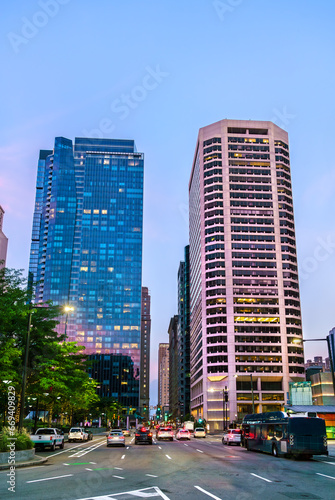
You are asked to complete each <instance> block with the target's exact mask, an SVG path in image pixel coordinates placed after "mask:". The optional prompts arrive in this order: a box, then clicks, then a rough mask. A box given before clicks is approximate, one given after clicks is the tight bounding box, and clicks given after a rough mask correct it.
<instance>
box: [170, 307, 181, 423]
mask: <svg viewBox="0 0 335 500" xmlns="http://www.w3.org/2000/svg"><path fill="white" fill-rule="evenodd" d="M168 333H169V413H170V414H171V415H172V418H176V417H177V416H178V412H179V404H178V403H179V401H178V382H179V376H178V375H179V374H178V368H179V359H178V355H179V352H178V351H179V349H178V347H179V346H178V315H175V316H173V317H172V318H171V319H170V324H169V329H168Z"/></svg>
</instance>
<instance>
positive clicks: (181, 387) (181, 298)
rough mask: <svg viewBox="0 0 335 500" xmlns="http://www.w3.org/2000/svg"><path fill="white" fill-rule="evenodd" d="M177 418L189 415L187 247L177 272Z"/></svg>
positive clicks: (188, 286) (188, 276) (188, 269)
mask: <svg viewBox="0 0 335 500" xmlns="http://www.w3.org/2000/svg"><path fill="white" fill-rule="evenodd" d="M177 345H178V416H179V417H184V416H185V415H188V414H189V413H190V259H189V246H186V247H185V260H184V261H183V262H181V263H180V265H179V270H178V330H177Z"/></svg>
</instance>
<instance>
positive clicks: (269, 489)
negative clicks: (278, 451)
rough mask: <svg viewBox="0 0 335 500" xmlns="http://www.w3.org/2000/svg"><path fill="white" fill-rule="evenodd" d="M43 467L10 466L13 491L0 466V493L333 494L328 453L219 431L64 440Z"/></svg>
mask: <svg viewBox="0 0 335 500" xmlns="http://www.w3.org/2000/svg"><path fill="white" fill-rule="evenodd" d="M38 454H39V455H40V456H48V457H50V458H49V460H48V462H47V463H46V464H45V465H43V466H37V467H30V468H26V469H17V470H16V475H15V493H14V492H10V491H8V489H7V488H8V486H9V484H7V483H6V481H7V480H9V477H8V476H7V474H8V473H9V471H8V470H5V471H1V472H0V498H1V499H2V500H4V499H7V498H17V499H20V500H21V499H24V500H45V499H46V500H83V499H85V500H113V499H114V500H131V499H133V500H134V499H137V500H138V499H139V498H157V499H160V498H162V499H165V500H209V499H210V498H214V499H217V500H253V499H264V500H267V499H271V500H277V499H278V500H284V499H285V498H287V499H325V500H334V499H335V457H318V458H315V459H313V460H308V461H307V460H298V461H297V460H292V459H285V458H274V457H272V456H270V455H264V454H261V453H256V452H248V451H246V450H245V449H244V448H240V447H237V446H223V445H222V443H221V440H220V438H219V437H210V436H209V437H207V438H206V439H195V438H192V439H191V441H187V442H184V441H182V442H178V441H173V442H165V441H160V442H157V441H156V440H154V444H153V445H152V446H150V445H136V446H135V445H134V440H133V437H130V438H129V437H127V438H126V447H125V448H123V447H111V448H107V447H106V437H105V436H98V437H95V438H94V440H93V441H89V442H88V443H84V444H73V443H71V444H69V443H66V444H65V449H64V450H60V451H58V449H57V450H56V451H55V452H50V451H43V452H38Z"/></svg>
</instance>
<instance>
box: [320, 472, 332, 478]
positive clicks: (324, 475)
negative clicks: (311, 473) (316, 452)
mask: <svg viewBox="0 0 335 500" xmlns="http://www.w3.org/2000/svg"><path fill="white" fill-rule="evenodd" d="M317 475H318V476H323V477H328V479H335V477H333V476H326V474H320V472H317Z"/></svg>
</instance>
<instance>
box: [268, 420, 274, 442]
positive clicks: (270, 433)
mask: <svg viewBox="0 0 335 500" xmlns="http://www.w3.org/2000/svg"><path fill="white" fill-rule="evenodd" d="M274 432H275V426H274V425H273V424H269V425H268V439H272V438H273V436H274Z"/></svg>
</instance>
